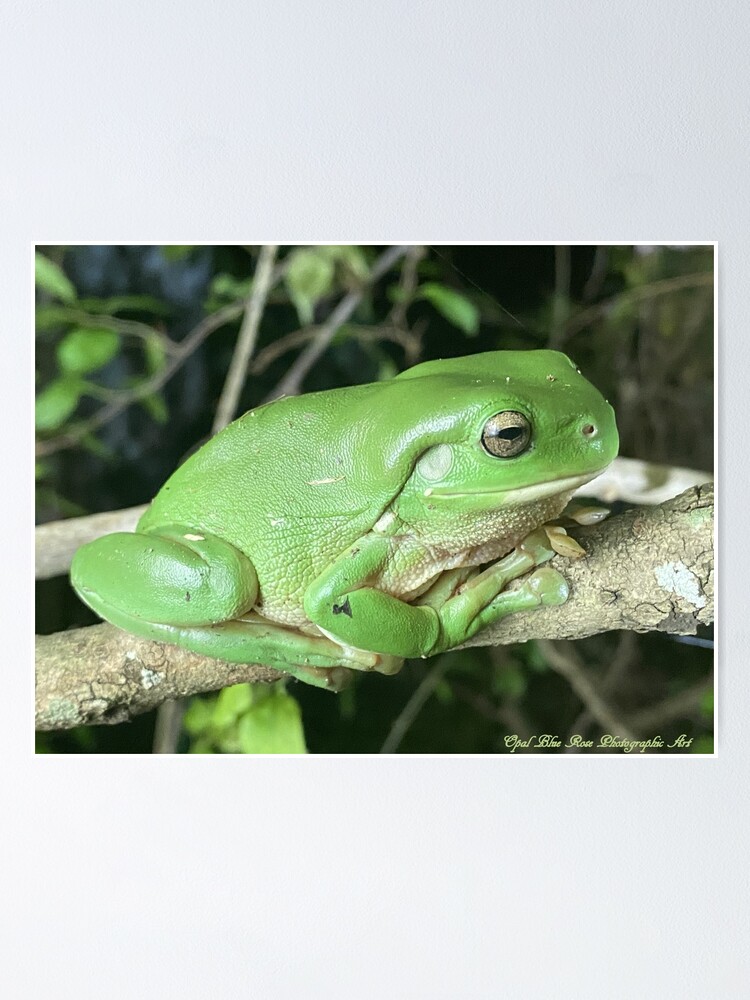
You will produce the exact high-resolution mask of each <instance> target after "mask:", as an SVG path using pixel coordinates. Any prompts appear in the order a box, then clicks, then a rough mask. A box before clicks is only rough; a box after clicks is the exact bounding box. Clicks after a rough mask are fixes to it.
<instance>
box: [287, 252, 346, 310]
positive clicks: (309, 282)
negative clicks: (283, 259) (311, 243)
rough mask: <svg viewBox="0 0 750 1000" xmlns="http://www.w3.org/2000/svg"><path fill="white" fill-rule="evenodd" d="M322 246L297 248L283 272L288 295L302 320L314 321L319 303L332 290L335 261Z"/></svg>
mask: <svg viewBox="0 0 750 1000" xmlns="http://www.w3.org/2000/svg"><path fill="white" fill-rule="evenodd" d="M325 249H326V248H321V250H323V252H322V253H321V252H320V251H319V250H317V249H311V250H308V249H301V250H294V251H293V252H292V254H291V255H290V257H289V266H288V267H287V270H286V274H285V275H284V282H285V284H286V287H287V290H288V292H289V296H290V298H291V300H292V302H293V303H294V306H295V308H296V310H297V315H298V316H299V320H300V323H303V324H307V323H311V322H312V318H313V310H314V308H315V304H316V302H318V301H319V300H320V299H322V298H323V296H324V295H325V294H326V293H327V292H328V291H330V288H331V285H332V283H333V275H334V272H335V264H334V261H333V260H332V259H331V256H330V255H329V254H327V253H326V252H325Z"/></svg>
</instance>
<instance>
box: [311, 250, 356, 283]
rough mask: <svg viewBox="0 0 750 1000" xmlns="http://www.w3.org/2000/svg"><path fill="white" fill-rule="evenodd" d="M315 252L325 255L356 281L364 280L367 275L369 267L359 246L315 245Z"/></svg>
mask: <svg viewBox="0 0 750 1000" xmlns="http://www.w3.org/2000/svg"><path fill="white" fill-rule="evenodd" d="M315 253H316V254H318V255H319V256H321V257H327V258H328V259H329V260H331V261H333V263H334V264H338V265H339V266H340V267H341V268H342V269H343V270H344V271H345V272H348V273H349V275H350V276H351V277H353V278H354V279H355V280H356V281H357V282H363V281H366V280H367V278H368V277H369V274H370V268H369V267H368V264H367V257H365V255H364V253H363V251H362V248H361V247H358V246H346V245H344V244H333V243H332V244H329V245H327V246H320V247H316V248H315Z"/></svg>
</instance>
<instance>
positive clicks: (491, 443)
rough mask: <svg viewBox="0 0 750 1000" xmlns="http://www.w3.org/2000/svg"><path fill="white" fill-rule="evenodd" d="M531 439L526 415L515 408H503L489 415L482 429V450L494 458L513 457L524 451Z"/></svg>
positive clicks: (529, 425)
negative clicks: (499, 411)
mask: <svg viewBox="0 0 750 1000" xmlns="http://www.w3.org/2000/svg"><path fill="white" fill-rule="evenodd" d="M530 441H531V424H530V423H529V420H528V417H525V416H524V415H523V413H517V412H516V411H515V410H504V411H503V412H502V413H496V414H495V416H494V417H490V419H489V420H488V421H487V423H486V424H485V425H484V430H483V431H482V445H483V446H484V450H485V451H487V452H489V453H490V455H494V456H495V458H515V457H516V455H520V454H521V453H522V452H524V451H526V449H527V448H528V447H529V442H530Z"/></svg>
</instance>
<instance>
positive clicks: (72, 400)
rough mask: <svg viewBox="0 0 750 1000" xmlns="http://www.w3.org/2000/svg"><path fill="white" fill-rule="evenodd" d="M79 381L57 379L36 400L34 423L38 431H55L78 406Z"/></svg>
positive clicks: (79, 394) (80, 386)
mask: <svg viewBox="0 0 750 1000" xmlns="http://www.w3.org/2000/svg"><path fill="white" fill-rule="evenodd" d="M81 388H82V385H81V382H80V380H79V379H71V378H58V379H55V380H54V381H53V382H50V384H49V385H48V386H47V387H46V389H43V390H42V392H40V394H39V395H38V396H37V398H36V404H35V407H34V423H35V425H36V429H37V430H38V431H55V430H57V428H58V427H60V426H61V424H63V423H65V421H66V420H67V419H68V417H69V416H70V415H71V413H72V412H73V411H74V410H75V408H76V406H78V400H79V399H80V396H81Z"/></svg>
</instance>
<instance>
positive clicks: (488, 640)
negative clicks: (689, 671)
mask: <svg viewBox="0 0 750 1000" xmlns="http://www.w3.org/2000/svg"><path fill="white" fill-rule="evenodd" d="M713 528H714V487H713V484H712V483H706V484H705V485H703V486H697V487H694V488H693V489H689V490H687V491H686V492H685V493H682V494H680V496H678V497H675V498H674V499H673V500H669V501H667V502H666V503H663V504H661V505H659V506H658V507H639V508H635V509H633V510H629V511H626V512H625V513H623V514H619V515H618V516H617V517H611V518H608V519H607V520H606V521H603V522H602V523H601V524H599V525H597V526H596V527H592V528H570V529H569V534H570V535H572V536H573V537H574V538H575V539H576V540H577V541H579V542H580V543H581V545H582V546H583V548H584V549H585V550H586V558H585V559H580V560H578V561H575V562H572V561H571V560H569V559H565V558H563V557H561V556H557V557H556V558H555V559H553V560H552V562H551V563H550V566H554V567H555V568H556V569H559V570H560V572H561V573H563V575H564V576H565V578H566V580H567V581H568V582H569V584H570V589H571V597H570V599H569V600H568V601H567V602H566V603H565V604H563V605H561V606H560V607H556V608H544V609H542V610H541V611H535V612H534V613H533V614H530V615H512V616H511V617H509V618H506V619H504V620H503V621H501V622H498V623H497V624H496V625H494V626H490V627H489V628H487V629H485V630H484V631H483V632H481V634H479V635H477V636H475V637H474V638H473V639H472V640H471V641H470V642H468V643H466V645H467V646H490V645H492V646H495V645H500V644H503V643H508V642H524V641H525V640H527V639H582V638H584V637H585V636H587V635H593V634H594V633H596V632H605V631H610V630H612V629H628V630H632V631H634V632H651V631H658V632H673V633H676V634H678V635H695V633H696V631H697V626H698V625H708V624H710V623H711V622H712V621H713V620H714V531H713Z"/></svg>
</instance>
